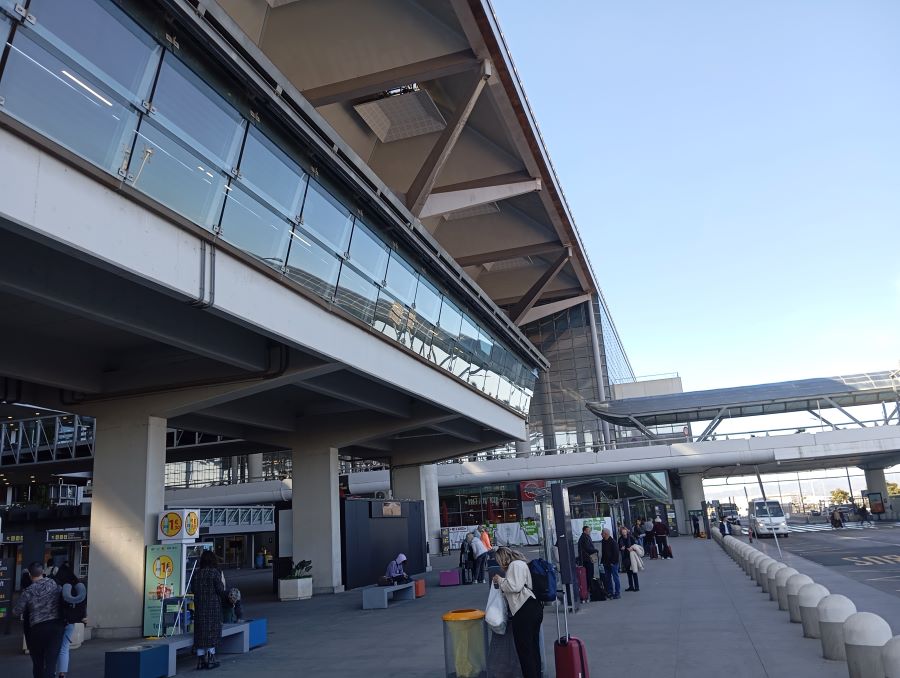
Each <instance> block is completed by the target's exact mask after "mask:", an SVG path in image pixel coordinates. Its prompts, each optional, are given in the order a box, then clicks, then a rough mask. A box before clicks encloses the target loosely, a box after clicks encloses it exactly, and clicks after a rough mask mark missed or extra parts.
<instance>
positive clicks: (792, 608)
mask: <svg viewBox="0 0 900 678" xmlns="http://www.w3.org/2000/svg"><path fill="white" fill-rule="evenodd" d="M812 583H813V580H812V578H811V577H807V576H806V575H805V574H795V575H794V576H793V577H791V578H790V579H788V580H787V586H785V591H787V604H788V615H789V616H790V618H791V621H792V622H794V623H795V624H800V623H802V622H803V618H802V617H801V616H800V589H802V588H803V587H804V586H806V585H807V584H812Z"/></svg>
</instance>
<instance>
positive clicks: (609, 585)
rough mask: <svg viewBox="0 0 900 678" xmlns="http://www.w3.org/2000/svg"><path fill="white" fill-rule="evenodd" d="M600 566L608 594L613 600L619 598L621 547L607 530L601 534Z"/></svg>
mask: <svg viewBox="0 0 900 678" xmlns="http://www.w3.org/2000/svg"><path fill="white" fill-rule="evenodd" d="M600 535H601V537H602V538H601V539H600V564H601V565H603V579H604V580H605V581H606V592H607V593H608V594H609V597H610V598H612V599H614V600H615V599H616V598H619V597H620V595H621V593H622V585H621V584H620V583H619V545H618V544H617V543H616V541H615V540H614V539H613V538H612V536H611V535H610V533H609V530H608V529H607V528H605V527H604V528H603V531H602V532H600Z"/></svg>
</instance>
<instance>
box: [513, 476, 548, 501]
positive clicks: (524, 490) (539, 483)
mask: <svg viewBox="0 0 900 678" xmlns="http://www.w3.org/2000/svg"><path fill="white" fill-rule="evenodd" d="M545 487H547V481H546V480H523V481H522V482H520V483H519V497H520V498H521V500H522V501H534V498H535V493H536V491H537V490H542V489H544V488H545Z"/></svg>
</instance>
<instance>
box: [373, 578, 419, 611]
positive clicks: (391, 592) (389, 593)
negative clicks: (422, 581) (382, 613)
mask: <svg viewBox="0 0 900 678" xmlns="http://www.w3.org/2000/svg"><path fill="white" fill-rule="evenodd" d="M389 599H390V600H415V599H416V585H415V582H412V581H411V582H409V583H407V584H394V585H393V586H367V587H366V588H364V589H363V609H364V610H383V609H385V608H386V607H387V606H388V600H389Z"/></svg>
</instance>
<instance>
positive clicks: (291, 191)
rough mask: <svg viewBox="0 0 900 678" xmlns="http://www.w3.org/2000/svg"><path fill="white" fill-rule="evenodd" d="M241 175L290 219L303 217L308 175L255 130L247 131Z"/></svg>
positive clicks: (251, 186) (246, 182) (242, 179)
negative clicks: (301, 210) (302, 208)
mask: <svg viewBox="0 0 900 678" xmlns="http://www.w3.org/2000/svg"><path fill="white" fill-rule="evenodd" d="M240 172H241V173H240V179H241V182H243V183H245V184H247V185H248V186H249V187H250V188H252V189H253V190H254V191H255V192H256V193H257V194H258V195H260V196H261V197H262V198H264V199H266V200H268V201H269V202H271V203H272V205H273V206H274V207H275V208H277V209H279V210H281V212H282V213H283V214H284V216H286V217H287V218H288V219H291V220H293V219H296V218H297V217H298V216H299V215H300V202H301V201H302V200H303V194H304V192H305V191H306V173H305V172H304V171H303V170H301V169H300V167H299V166H298V165H297V164H296V163H295V162H294V161H293V160H291V159H290V158H289V157H288V156H287V155H285V154H284V153H283V152H282V151H281V150H280V149H279V148H278V147H277V146H275V144H273V143H272V142H271V141H269V139H267V138H266V137H265V136H264V135H263V133H262V132H260V131H259V130H258V129H257V128H255V127H251V128H250V131H249V132H247V140H246V141H245V142H244V152H243V153H242V154H241V167H240Z"/></svg>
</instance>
